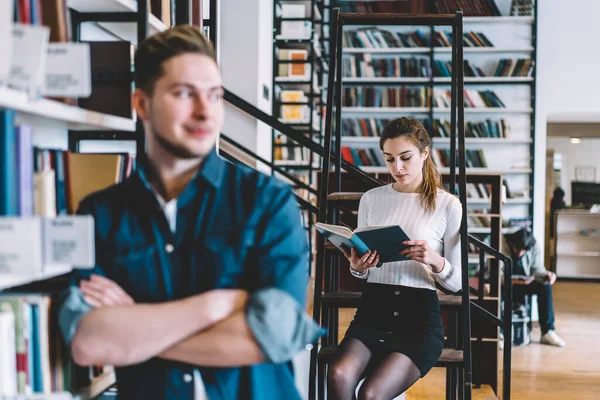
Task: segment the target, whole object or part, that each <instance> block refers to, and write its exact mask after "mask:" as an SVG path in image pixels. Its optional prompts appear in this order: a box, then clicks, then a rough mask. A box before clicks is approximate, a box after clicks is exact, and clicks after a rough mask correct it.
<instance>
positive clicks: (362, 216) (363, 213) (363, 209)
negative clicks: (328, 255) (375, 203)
mask: <svg viewBox="0 0 600 400" xmlns="http://www.w3.org/2000/svg"><path fill="white" fill-rule="evenodd" d="M368 215H369V201H368V198H367V195H366V194H365V195H363V196H362V197H361V198H360V203H359V204H358V222H357V228H362V227H365V226H369V222H368ZM369 272H370V270H367V273H366V274H364V275H361V276H359V275H354V274H352V276H354V277H355V278H358V279H365V280H366V279H369Z"/></svg>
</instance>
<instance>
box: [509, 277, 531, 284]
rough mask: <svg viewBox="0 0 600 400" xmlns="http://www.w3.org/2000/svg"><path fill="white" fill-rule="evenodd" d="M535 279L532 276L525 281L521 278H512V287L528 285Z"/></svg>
mask: <svg viewBox="0 0 600 400" xmlns="http://www.w3.org/2000/svg"><path fill="white" fill-rule="evenodd" d="M534 279H535V277H534V276H528V277H527V279H522V278H512V284H513V285H529V284H530V283H531V282H533V281H534Z"/></svg>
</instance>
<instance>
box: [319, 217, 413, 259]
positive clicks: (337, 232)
mask: <svg viewBox="0 0 600 400" xmlns="http://www.w3.org/2000/svg"><path fill="white" fill-rule="evenodd" d="M315 228H316V229H317V231H318V232H319V233H321V234H322V235H323V236H325V238H326V239H327V240H329V241H330V242H331V243H332V244H333V245H334V246H335V247H337V248H338V249H340V250H342V248H346V249H350V248H354V249H356V251H357V252H358V253H359V254H364V253H365V252H367V251H369V250H375V251H377V253H378V254H379V264H378V265H377V267H380V266H381V265H382V264H384V263H387V262H394V261H407V260H408V258H407V257H406V256H404V255H402V254H399V252H400V251H402V250H404V249H406V248H407V247H409V246H407V245H405V244H402V242H404V241H407V240H410V238H409V237H408V235H407V234H406V233H405V232H404V230H402V228H401V227H400V226H398V225H393V226H382V227H380V226H369V227H364V228H359V229H356V230H354V231H352V230H351V229H349V228H347V227H345V226H339V225H330V224H323V223H321V222H318V223H317V224H315Z"/></svg>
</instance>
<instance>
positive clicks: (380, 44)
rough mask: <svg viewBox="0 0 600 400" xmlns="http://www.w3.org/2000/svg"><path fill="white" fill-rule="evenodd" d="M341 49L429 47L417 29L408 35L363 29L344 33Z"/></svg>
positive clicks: (426, 40)
mask: <svg viewBox="0 0 600 400" xmlns="http://www.w3.org/2000/svg"><path fill="white" fill-rule="evenodd" d="M342 47H344V48H367V49H369V48H373V49H386V48H400V47H407V48H409V47H429V39H428V38H427V36H425V35H424V34H423V33H422V32H421V31H420V30H418V29H417V30H415V31H414V32H410V33H400V32H392V31H388V30H385V29H377V28H364V29H356V30H351V31H344V34H343V35H342Z"/></svg>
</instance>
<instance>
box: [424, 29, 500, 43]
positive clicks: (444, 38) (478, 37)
mask: <svg viewBox="0 0 600 400" xmlns="http://www.w3.org/2000/svg"><path fill="white" fill-rule="evenodd" d="M462 41H463V46H464V47H494V45H493V44H492V42H491V41H490V40H489V39H488V38H487V37H486V36H485V35H484V34H483V33H481V32H465V33H463V39H462ZM433 45H434V46H436V47H452V34H451V33H450V32H439V31H437V32H435V36H434V38H433Z"/></svg>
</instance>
